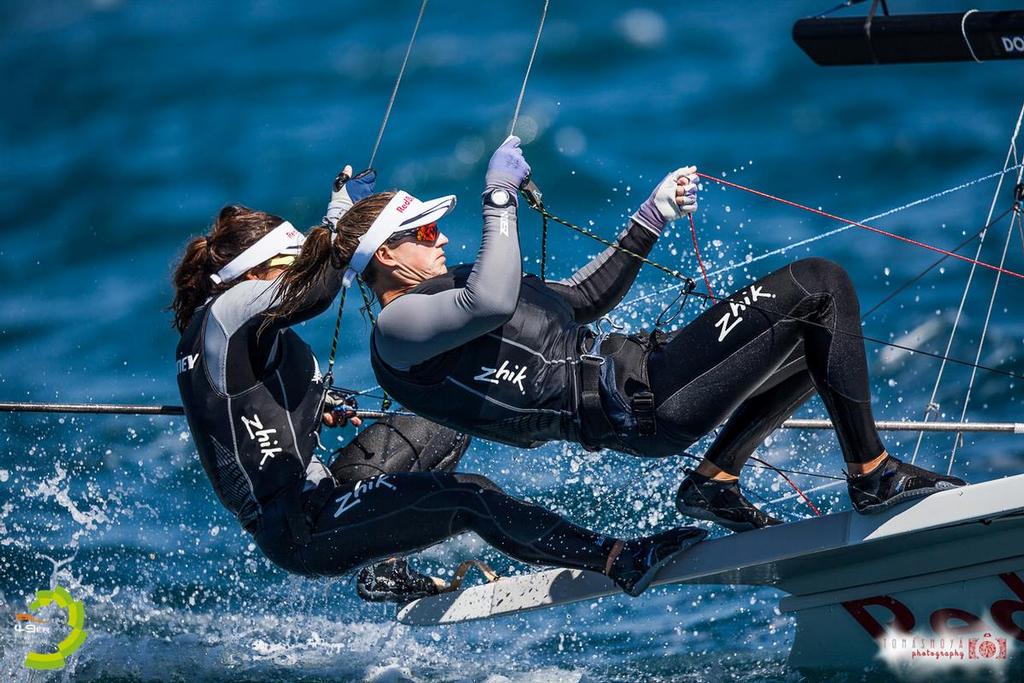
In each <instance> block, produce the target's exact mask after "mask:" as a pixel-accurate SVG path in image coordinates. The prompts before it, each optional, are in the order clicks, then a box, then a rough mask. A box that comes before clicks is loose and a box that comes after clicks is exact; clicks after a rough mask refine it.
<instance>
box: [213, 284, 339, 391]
mask: <svg viewBox="0 0 1024 683" xmlns="http://www.w3.org/2000/svg"><path fill="white" fill-rule="evenodd" d="M341 277H342V275H341V270H339V269H336V268H329V269H328V272H327V274H326V275H325V277H324V278H323V281H322V282H320V283H318V284H317V286H316V287H314V288H313V290H312V291H311V292H310V295H309V297H308V298H307V300H306V301H305V302H304V303H303V305H302V306H301V307H300V308H299V309H298V311H296V312H295V313H294V314H292V315H290V316H286V317H281V318H274V319H273V320H272V321H271V322H270V324H269V325H267V327H266V328H263V329H262V330H261V329H260V328H261V326H262V325H263V321H264V319H265V314H266V313H267V312H269V311H272V310H273V307H274V306H275V305H276V303H277V292H278V288H279V286H280V279H277V280H242V281H241V282H239V283H238V284H236V285H234V286H233V287H231V289H229V290H227V291H226V292H224V293H223V294H221V295H220V296H219V297H217V299H216V300H215V301H214V302H213V304H212V307H211V309H210V315H209V317H208V318H207V320H206V330H205V334H204V339H205V346H204V350H203V353H204V354H205V359H206V363H207V367H209V369H210V374H211V379H212V380H213V382H214V384H215V385H216V387H217V389H218V390H220V391H222V392H224V393H235V392H238V391H242V390H245V389H247V388H249V387H251V386H253V385H254V384H256V382H258V381H259V378H260V377H261V376H262V375H263V372H264V370H265V369H266V367H267V365H268V364H269V363H270V361H271V359H272V358H273V357H274V353H275V351H276V347H277V337H278V333H279V332H281V331H282V330H284V329H285V328H287V327H290V326H292V325H295V324H297V323H300V322H303V321H305V320H309V319H310V318H312V317H314V316H316V315H319V314H320V313H322V312H323V311H325V310H326V309H327V307H328V306H330V304H331V302H332V300H333V299H334V297H335V296H336V295H337V293H338V290H339V289H340V288H341ZM229 359H230V361H229Z"/></svg>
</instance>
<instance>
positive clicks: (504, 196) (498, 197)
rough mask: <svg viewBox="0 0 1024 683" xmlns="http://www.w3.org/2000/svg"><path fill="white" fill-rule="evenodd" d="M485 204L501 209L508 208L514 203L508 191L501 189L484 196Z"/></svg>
mask: <svg viewBox="0 0 1024 683" xmlns="http://www.w3.org/2000/svg"><path fill="white" fill-rule="evenodd" d="M484 202H486V203H487V204H490V205H491V206H496V207H498V208H499V209H500V208H503V207H506V206H508V205H509V204H510V203H511V202H512V197H510V196H509V194H508V191H507V190H503V189H501V188H500V187H499V188H497V189H494V190H491V191H490V192H487V193H486V194H484Z"/></svg>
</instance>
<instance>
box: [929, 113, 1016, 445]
mask: <svg viewBox="0 0 1024 683" xmlns="http://www.w3.org/2000/svg"><path fill="white" fill-rule="evenodd" d="M1022 120H1024V102H1022V103H1021V107H1020V113H1019V114H1017V125H1016V126H1014V129H1013V135H1011V136H1010V148H1009V149H1008V150H1006V160H1005V161H1003V173H1001V174H1000V175H999V182H998V183H996V191H995V192H994V193H993V194H992V203H991V204H990V205H989V208H988V218H986V219H985V225H989V224H990V223H991V222H992V216H993V215H994V214H995V211H996V202H998V201H999V193H1000V192H1001V191H1002V188H1003V179H1004V178H1006V172H1007V170H1008V169H1009V168H1010V162H1011V160H1012V161H1014V162H1016V161H1017V137H1018V136H1019V135H1020V126H1021V121H1022ZM1016 165H1017V167H1018V172H1017V175H1018V176H1019V175H1020V164H1016ZM987 234H988V230H985V232H983V233H982V234H981V238H980V239H979V240H978V250H977V252H976V253H975V258H974V263H972V264H971V270H970V273H969V274H968V276H967V282H966V284H965V285H964V293H963V295H962V296H961V297H960V306H959V307H958V308H957V312H956V319H955V320H954V321H953V328H952V329H951V330H950V331H949V340H948V341H947V342H946V350H945V352H944V353H943V354H942V355H943V356H944V358H943V359H942V363H941V365H939V372H938V375H937V376H936V377H935V385H934V386H933V387H932V394H931V397H930V398H929V399H928V404H927V407H926V408H925V413H924V420H925V421H926V422H927V421H928V418H929V417H930V416H931V414H932V413H933V412H934V411H935V409H934V406H935V399H936V397H937V396H938V395H939V387H940V385H941V384H942V375H943V372H944V371H945V369H946V357H948V356H949V353H950V350H951V349H952V346H953V339H954V337H955V336H956V331H957V328H958V326H959V325H960V319H961V317H962V315H963V310H964V305H965V303H966V301H967V294H968V292H969V291H970V289H971V283H972V281H973V280H974V272H975V270H976V269H977V262H978V259H979V257H980V256H981V248H982V246H983V245H984V243H985V237H986V236H987ZM959 438H960V437H959V435H958V436H957V440H959ZM923 440H924V432H921V433H920V434H918V435H917V443H915V444H914V453H913V455H912V456H911V458H910V462H911V463H914V462H916V461H917V455H918V453H919V452H920V451H921V443H922V441H923Z"/></svg>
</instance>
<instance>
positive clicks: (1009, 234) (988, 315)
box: [946, 207, 1020, 474]
mask: <svg viewBox="0 0 1024 683" xmlns="http://www.w3.org/2000/svg"><path fill="white" fill-rule="evenodd" d="M1015 222H1016V223H1019V222H1020V209H1019V207H1017V210H1016V211H1014V217H1013V219H1011V221H1010V226H1009V229H1007V231H1006V243H1005V244H1004V245H1003V255H1002V260H1003V261H1005V260H1006V254H1007V253H1008V252H1009V250H1010V241H1011V240H1012V239H1013V234H1014V230H1013V228H1014V223H1015ZM998 291H999V274H998V273H997V274H996V280H995V283H994V284H993V285H992V295H991V296H990V297H989V300H988V310H987V311H986V312H985V322H984V324H983V325H982V327H981V335H980V336H979V337H978V350H977V353H976V354H975V359H976V360H981V352H982V349H983V348H984V346H985V339H986V338H987V336H988V327H989V323H990V322H991V321H992V309H993V307H994V306H995V303H996V293H997V292H998ZM977 374H978V373H977V370H976V369H973V370H971V379H970V381H969V382H968V383H967V391H966V393H965V394H964V403H963V409H962V410H961V411H960V422H964V421H965V420H966V419H967V407H968V405H969V404H970V402H971V394H972V392H973V391H974V382H975V379H976V378H977ZM962 443H963V433H962V432H957V433H956V436H955V437H954V438H953V449H952V451H951V452H950V454H949V466H948V467H947V468H946V474H949V473H950V472H952V471H953V462H954V461H955V460H956V454H957V448H958V446H960V445H961V444H962Z"/></svg>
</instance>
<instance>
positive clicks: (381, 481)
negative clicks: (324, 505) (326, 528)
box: [334, 474, 395, 519]
mask: <svg viewBox="0 0 1024 683" xmlns="http://www.w3.org/2000/svg"><path fill="white" fill-rule="evenodd" d="M380 486H383V487H384V488H388V489H391V490H392V491H394V490H395V485H394V484H392V483H391V482H390V481H389V480H388V475H386V474H382V475H380V476H379V477H374V478H373V479H360V480H359V481H357V482H356V485H355V487H353V489H352V490H351V491H349V492H348V493H346V494H343V495H342V496H341V497H340V498H336V499H335V500H334V502H335V503H339V505H338V509H337V510H336V511H335V513H334V518H335V519H337V518H338V517H341V515H342V513H344V512H345V511H346V510H351V509H352V508H354V507H355V506H357V505H359V504H360V503H362V502H363V499H362V494H363V492H364V491H373V490H374V489H376V488H378V487H380Z"/></svg>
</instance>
